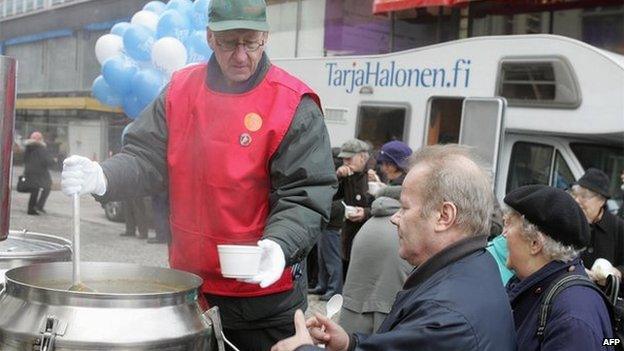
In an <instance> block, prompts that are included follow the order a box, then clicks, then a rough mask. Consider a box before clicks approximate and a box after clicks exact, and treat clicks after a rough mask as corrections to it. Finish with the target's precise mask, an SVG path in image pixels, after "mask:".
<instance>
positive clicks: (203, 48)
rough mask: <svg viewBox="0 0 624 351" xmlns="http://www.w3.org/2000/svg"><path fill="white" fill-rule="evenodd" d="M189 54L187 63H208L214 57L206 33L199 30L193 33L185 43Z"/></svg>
mask: <svg viewBox="0 0 624 351" xmlns="http://www.w3.org/2000/svg"><path fill="white" fill-rule="evenodd" d="M184 45H185V46H186V51H187V54H188V59H187V61H186V63H194V62H206V61H208V59H210V55H212V50H211V49H210V46H208V41H207V38H206V31H205V30H203V31H201V30H198V31H195V32H193V33H192V34H191V35H189V37H188V38H187V39H186V42H185V43H184Z"/></svg>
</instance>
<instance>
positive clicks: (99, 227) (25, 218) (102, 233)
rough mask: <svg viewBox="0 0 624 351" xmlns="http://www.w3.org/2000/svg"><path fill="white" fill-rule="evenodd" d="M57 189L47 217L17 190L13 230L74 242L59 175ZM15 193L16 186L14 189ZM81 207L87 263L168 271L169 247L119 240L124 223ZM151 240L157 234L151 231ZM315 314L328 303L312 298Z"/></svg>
mask: <svg viewBox="0 0 624 351" xmlns="http://www.w3.org/2000/svg"><path fill="white" fill-rule="evenodd" d="M20 174H22V169H21V167H15V168H14V170H13V181H14V182H15V181H16V180H17V177H18V176H19V175H20ZM53 183H54V184H53V189H56V190H52V192H51V194H50V197H49V199H48V202H47V204H46V208H45V209H46V211H47V212H48V213H47V214H42V215H39V216H30V215H27V214H26V208H27V204H28V198H29V196H30V195H29V194H22V193H18V192H16V191H15V190H14V191H13V192H12V196H11V230H23V229H27V230H29V231H31V232H39V233H45V234H52V235H57V236H60V237H63V238H67V239H70V240H71V234H72V230H73V225H72V201H71V199H70V198H68V197H66V196H65V195H63V193H61V192H60V191H59V190H58V189H59V174H58V173H53ZM13 188H14V189H15V185H14V186H13ZM80 204H81V205H80V206H81V233H82V236H81V241H82V247H81V248H82V251H81V255H82V258H83V260H85V261H99V262H127V263H135V264H140V265H146V266H161V267H167V266H168V263H167V245H165V244H147V243H146V242H145V240H140V239H137V238H129V237H121V236H119V234H120V233H122V232H123V231H124V230H125V225H124V224H123V223H115V222H111V221H109V220H108V219H107V218H106V216H105V215H104V209H103V208H102V206H100V204H99V203H98V202H96V201H95V200H94V199H93V197H91V196H83V197H82V199H81V202H80ZM149 235H150V236H154V231H153V230H151V229H150V232H149ZM308 300H309V302H310V308H308V311H307V312H306V313H307V314H308V315H309V314H310V313H311V312H312V311H321V312H325V303H324V302H320V301H318V297H317V296H312V295H311V296H310V297H309V299H308Z"/></svg>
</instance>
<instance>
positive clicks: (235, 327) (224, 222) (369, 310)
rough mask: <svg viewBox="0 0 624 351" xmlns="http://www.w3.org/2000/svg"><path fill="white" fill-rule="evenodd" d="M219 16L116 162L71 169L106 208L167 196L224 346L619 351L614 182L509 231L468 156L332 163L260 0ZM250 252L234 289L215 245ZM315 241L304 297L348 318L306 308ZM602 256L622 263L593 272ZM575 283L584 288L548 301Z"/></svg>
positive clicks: (517, 210) (175, 240) (548, 201)
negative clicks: (611, 297)
mask: <svg viewBox="0 0 624 351" xmlns="http://www.w3.org/2000/svg"><path fill="white" fill-rule="evenodd" d="M209 17H210V21H209V25H208V32H207V40H208V44H209V45H210V47H211V49H212V50H213V51H214V53H213V55H212V57H211V58H210V61H209V62H208V63H207V64H201V65H193V66H190V67H187V68H184V69H182V70H180V71H177V72H176V73H174V75H173V76H172V78H171V81H170V83H169V84H168V85H167V87H166V88H165V89H164V90H163V91H162V92H161V94H160V96H159V97H158V98H157V99H156V101H155V102H154V103H153V104H152V105H150V106H149V107H148V108H147V109H146V110H145V111H143V112H142V114H141V116H140V118H138V119H137V120H136V121H135V122H134V123H133V124H132V125H131V126H130V127H129V128H128V130H127V133H126V135H125V140H124V146H123V148H122V151H121V152H120V153H119V154H117V155H115V156H113V157H111V158H110V159H108V160H106V161H104V162H102V163H101V164H100V163H97V162H94V161H91V160H89V159H88V158H85V157H80V156H71V157H69V158H67V159H66V160H65V161H64V164H63V172H62V190H63V192H64V193H65V194H67V195H74V194H81V195H84V194H93V195H95V197H96V199H97V200H98V201H103V202H105V201H111V200H126V201H130V199H133V198H141V197H144V196H148V195H154V194H162V193H164V192H166V193H167V194H168V200H164V201H165V203H167V204H169V209H168V211H169V216H168V217H169V219H170V223H169V227H170V229H171V241H170V244H169V262H170V266H171V267H172V268H175V269H180V270H185V271H189V272H193V273H195V274H197V275H199V276H200V277H201V278H203V285H202V286H201V292H202V294H203V296H204V297H205V299H206V301H207V302H208V303H209V304H210V305H216V306H219V308H220V312H221V318H222V322H223V328H224V335H225V336H226V338H227V339H228V340H229V341H231V342H232V343H233V344H234V345H236V346H238V348H239V349H241V350H252V351H253V350H259V351H266V350H275V351H281V350H300V351H301V350H315V349H318V348H319V346H317V345H319V344H324V345H325V347H326V349H328V350H340V351H347V350H419V349H429V350H434V349H435V350H456V349H462V350H516V349H519V350H540V349H547V350H551V349H552V350H558V349H561V350H563V349H565V350H568V349H572V350H575V349H578V350H602V349H612V346H603V345H604V344H603V340H604V339H609V338H613V337H614V336H615V334H614V324H613V319H612V314H611V312H612V310H611V308H610V307H611V306H610V305H609V303H608V302H607V301H606V300H604V299H603V296H602V295H601V294H602V292H601V291H600V290H599V289H598V288H597V286H599V285H600V284H604V283H606V279H605V278H609V277H615V278H620V277H621V269H622V267H624V254H623V252H622V251H623V250H624V243H623V242H622V240H624V233H623V230H624V224H623V222H622V220H621V219H619V218H617V217H615V216H612V215H611V214H610V213H608V211H606V210H605V203H606V200H607V199H608V198H609V195H610V194H609V191H608V182H609V180H608V177H607V176H606V175H605V174H604V173H602V172H601V171H599V170H597V169H589V170H587V173H586V174H585V176H583V177H582V178H581V179H579V181H578V182H577V183H576V184H574V185H573V186H572V187H571V188H570V189H568V191H567V192H566V191H564V190H560V189H557V188H554V187H549V186H543V185H528V186H522V187H519V188H517V189H514V190H512V191H511V192H509V194H507V196H506V197H505V198H504V204H503V207H504V213H505V214H504V224H503V228H502V230H501V229H500V228H501V227H500V226H499V227H496V226H494V225H493V224H492V223H493V221H492V219H493V218H496V216H495V215H494V214H495V211H496V210H497V209H498V208H499V207H498V205H497V203H496V199H495V197H494V195H493V193H492V189H493V187H492V182H491V180H490V176H489V174H488V172H486V171H484V167H483V165H481V164H480V161H479V160H478V158H477V157H475V156H474V155H473V154H472V153H471V151H470V150H469V149H467V148H465V147H462V146H459V145H454V144H448V145H436V146H427V147H423V148H421V149H419V150H414V151H413V150H411V149H410V148H409V147H408V146H407V145H406V144H404V143H402V142H400V141H388V142H387V143H386V144H384V145H382V146H381V149H380V151H379V153H378V154H376V155H373V153H372V150H371V145H370V144H369V143H367V142H365V141H363V140H358V139H353V140H349V141H347V142H346V143H344V144H343V145H342V146H341V147H340V149H334V150H332V149H331V146H330V143H329V136H328V133H327V129H326V126H325V124H324V121H323V116H322V111H321V106H320V102H319V98H318V96H317V95H316V94H315V93H314V92H313V91H312V90H311V89H310V88H309V87H307V86H306V85H305V84H304V83H303V82H301V81H300V80H298V79H297V78H295V77H294V76H292V75H290V74H289V73H287V72H285V71H284V70H282V69H280V68H278V67H276V66H274V65H272V64H271V62H270V60H269V58H268V56H267V55H266V53H264V46H265V43H266V42H267V40H268V24H267V21H266V4H265V2H264V1H263V0H228V1H225V0H213V1H211V3H210V12H209ZM332 151H333V152H332ZM371 156H374V157H371ZM373 160H374V161H373ZM493 228H499V229H493ZM497 231H498V232H502V233H498V232H497ZM492 234H495V235H492ZM496 234H502V235H496ZM251 242H257V245H258V247H260V249H261V251H262V257H261V260H260V267H259V270H258V273H257V274H256V275H254V276H253V277H251V278H247V279H241V280H236V279H229V278H225V277H223V276H222V275H221V273H220V268H219V261H218V254H217V245H221V244H241V243H246V244H248V243H251ZM317 243H318V265H319V267H318V270H319V278H318V283H317V285H316V286H315V287H311V290H310V292H311V293H315V294H319V295H320V299H322V300H328V299H329V298H330V297H331V296H332V295H334V294H337V293H342V294H343V295H344V305H343V309H342V311H341V316H340V321H339V322H338V323H336V322H334V321H332V320H329V319H327V318H326V317H324V316H322V315H316V316H314V317H312V318H310V319H308V320H307V321H306V320H305V319H304V315H303V312H302V311H304V310H305V309H306V308H307V292H308V290H307V281H306V274H305V272H306V257H307V255H308V253H309V252H310V250H311V249H312V248H313V246H314V245H315V244H317ZM597 258H605V259H607V260H608V261H609V262H610V263H612V265H613V266H614V267H607V268H606V269H604V268H603V269H596V268H595V267H592V266H593V264H594V260H596V259H597ZM564 278H565V279H571V280H570V281H572V280H573V281H572V283H570V285H566V286H565V289H561V290H560V291H557V293H558V294H555V293H554V292H553V294H552V295H551V294H549V293H548V292H550V291H551V286H557V287H558V286H559V285H558V284H559V283H562V281H563V279H564ZM566 282H567V280H566ZM577 282H582V284H581V283H578V284H573V283H577ZM547 293H548V294H547ZM545 295H548V296H550V297H552V299H553V301H552V302H551V303H549V305H548V307H549V308H548V310H547V311H546V312H544V313H542V310H541V308H542V307H543V306H542V305H543V299H544V296H545ZM543 316H547V317H548V318H545V317H543ZM543 319H544V320H543Z"/></svg>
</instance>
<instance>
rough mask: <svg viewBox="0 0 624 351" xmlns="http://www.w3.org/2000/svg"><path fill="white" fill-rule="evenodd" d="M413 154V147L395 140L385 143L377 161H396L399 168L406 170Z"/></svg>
mask: <svg viewBox="0 0 624 351" xmlns="http://www.w3.org/2000/svg"><path fill="white" fill-rule="evenodd" d="M411 154H412V149H410V147H409V146H407V144H405V143H404V142H401V141H396V140H394V141H391V142H388V143H385V144H383V146H382V147H381V152H380V153H379V157H378V158H377V161H379V162H388V163H394V164H395V165H397V166H398V167H399V168H401V169H403V170H405V169H407V166H408V159H409V157H410V155H411Z"/></svg>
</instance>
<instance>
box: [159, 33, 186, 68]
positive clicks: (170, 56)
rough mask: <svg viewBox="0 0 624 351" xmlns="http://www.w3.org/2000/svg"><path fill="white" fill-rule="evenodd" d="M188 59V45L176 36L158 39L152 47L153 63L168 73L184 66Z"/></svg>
mask: <svg viewBox="0 0 624 351" xmlns="http://www.w3.org/2000/svg"><path fill="white" fill-rule="evenodd" d="M186 59H187V52H186V47H184V44H182V42H181V41H179V40H178V39H176V38H172V37H164V38H161V39H158V40H157V41H156V42H155V43H154V46H153V47H152V64H153V65H154V67H156V68H157V69H159V70H161V71H163V72H165V73H166V74H168V75H171V74H172V73H173V72H174V71H175V70H178V69H180V68H182V67H184V65H186Z"/></svg>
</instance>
